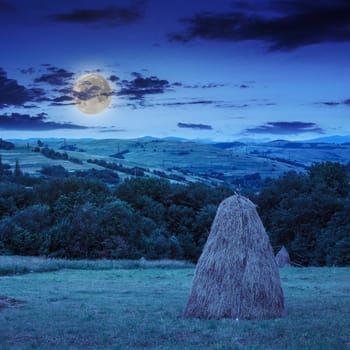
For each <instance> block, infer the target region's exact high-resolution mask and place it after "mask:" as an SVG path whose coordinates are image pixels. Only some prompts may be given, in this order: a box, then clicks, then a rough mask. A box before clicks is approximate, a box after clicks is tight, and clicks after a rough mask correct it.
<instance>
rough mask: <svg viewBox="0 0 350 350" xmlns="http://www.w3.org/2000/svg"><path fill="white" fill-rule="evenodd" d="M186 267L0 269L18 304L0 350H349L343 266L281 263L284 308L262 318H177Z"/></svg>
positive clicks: (1, 291) (2, 330)
mask: <svg viewBox="0 0 350 350" xmlns="http://www.w3.org/2000/svg"><path fill="white" fill-rule="evenodd" d="M0 265H1V262H0ZM175 267H176V266H175ZM95 268H97V265H95ZM193 271H194V270H193V267H191V268H174V267H171V264H170V263H168V267H167V268H159V267H150V266H149V268H146V269H140V268H135V269H120V266H119V269H109V270H97V269H94V270H92V269H84V270H83V269H82V270H72V269H63V270H59V271H54V272H47V273H28V274H22V275H12V276H2V277H1V278H0V295H5V296H7V297H10V298H15V299H18V300H21V301H24V303H21V304H17V305H15V306H11V307H8V308H5V309H3V310H2V311H0V348H1V349H85V348H87V349H123V350H124V349H126V350H127V349H146V350H148V349H149V350H151V349H152V350H153V349H158V350H165V349H174V350H180V349H185V350H186V349H196V350H205V349H215V350H224V349H225V350H226V349H227V350H234V349H295V350H296V349H298V350H299V349H317V350H319V349H332V350H336V349H350V285H349V275H350V268H303V269H299V268H290V269H283V270H281V279H282V283H283V288H284V292H285V303H286V312H287V315H286V317H284V318H281V319H276V320H263V321H256V320H254V321H235V320H218V321H216V320H209V321H207V320H197V319H183V318H182V317H181V314H182V311H183V308H184V306H185V304H186V301H187V297H188V295H189V290H190V287H191V282H192V277H193Z"/></svg>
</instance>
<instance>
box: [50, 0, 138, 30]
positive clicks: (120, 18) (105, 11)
mask: <svg viewBox="0 0 350 350" xmlns="http://www.w3.org/2000/svg"><path fill="white" fill-rule="evenodd" d="M143 4H144V1H133V3H132V4H131V5H130V6H129V7H126V6H125V7H122V6H119V7H117V6H109V7H104V8H99V9H96V8H94V9H87V8H80V9H75V10H73V11H71V12H65V13H59V14H53V15H50V16H49V18H50V19H51V20H53V21H56V22H64V23H80V24H105V25H108V26H118V25H122V24H128V23H132V22H135V21H137V20H139V19H140V18H142V17H143Z"/></svg>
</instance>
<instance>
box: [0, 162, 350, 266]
mask: <svg viewBox="0 0 350 350" xmlns="http://www.w3.org/2000/svg"><path fill="white" fill-rule="evenodd" d="M51 170H54V169H51ZM61 170H62V169H61ZM61 173H62V171H61ZM50 175H51V176H52V175H53V174H50ZM94 175H96V174H95V172H89V173H86V174H85V173H84V174H79V173H77V174H76V175H75V176H72V175H69V174H66V173H65V174H64V176H63V177H61V178H41V179H31V180H30V179H28V178H26V179H25V181H22V182H21V181H19V178H20V175H18V176H13V179H14V181H11V177H10V176H7V177H3V178H2V182H1V183H0V253H2V254H23V255H47V256H52V257H68V258H140V257H142V256H144V257H145V258H148V259H156V258H157V259H158V258H174V259H187V260H191V261H196V260H197V259H198V257H199V255H200V253H201V251H202V249H203V245H204V243H205V241H206V239H207V236H208V233H209V231H210V226H211V223H212V221H213V219H214V216H215V212H216V209H217V206H218V204H219V203H220V202H221V201H222V200H223V199H224V198H225V197H227V196H229V195H231V194H232V190H231V189H230V188H228V187H208V186H206V185H204V184H200V183H193V184H190V185H187V186H185V185H178V184H172V183H170V182H169V181H167V180H165V179H156V178H146V177H141V178H135V177H134V178H129V179H126V180H124V181H123V182H122V183H119V180H118V179H115V180H114V185H111V183H112V182H113V181H111V179H110V177H111V174H109V173H108V174H99V173H98V175H96V176H98V177H99V176H102V175H103V177H102V179H103V178H105V177H107V178H108V179H109V185H108V186H107V185H106V184H105V183H103V182H102V181H100V180H97V179H94V178H93V177H94ZM28 184H30V185H28ZM247 195H248V196H249V197H251V199H252V200H253V201H254V202H255V203H256V204H257V205H258V210H259V213H260V215H261V218H262V220H263V223H264V225H265V227H266V229H267V232H268V234H269V235H270V239H271V242H272V245H273V247H274V248H275V250H276V251H277V250H278V249H279V248H280V247H281V246H282V245H285V246H286V247H287V249H288V251H289V253H290V255H291V258H292V260H293V261H294V262H295V263H298V264H300V265H333V264H336V265H349V264H350V216H349V215H348V213H349V209H350V188H349V177H348V174H347V171H346V168H345V167H344V166H342V165H340V164H338V163H329V162H328V163H321V164H315V165H313V166H312V167H311V168H310V169H309V171H308V172H307V173H305V174H298V173H295V172H289V173H286V174H285V175H284V176H282V177H280V178H279V179H268V180H266V181H265V183H264V186H263V189H262V190H261V191H260V193H259V194H247Z"/></svg>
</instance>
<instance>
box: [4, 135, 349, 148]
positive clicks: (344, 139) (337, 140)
mask: <svg viewBox="0 0 350 350" xmlns="http://www.w3.org/2000/svg"><path fill="white" fill-rule="evenodd" d="M38 139H39V138H34V137H32V138H28V139H18V138H16V139H8V141H11V142H33V141H36V140H38ZM40 139H41V140H46V141H58V140H64V139H65V138H64V137H57V138H52V137H51V138H40ZM67 140H77V141H79V140H80V141H93V140H96V139H94V138H77V139H72V138H67ZM134 140H139V141H152V140H161V141H177V142H195V143H200V144H215V145H216V146H217V147H220V148H229V147H230V145H232V146H237V145H243V144H265V143H267V144H275V145H277V144H278V143H279V144H285V145H287V144H290V143H294V144H295V143H297V144H300V143H334V144H342V143H350V135H343V136H340V135H333V136H325V137H318V138H314V139H308V140H294V141H293V140H284V139H276V140H271V141H266V140H260V139H239V140H233V141H227V142H221V141H215V140H211V139H200V138H197V139H187V138H183V137H177V136H166V137H155V136H150V135H146V136H142V137H138V138H136V139H134Z"/></svg>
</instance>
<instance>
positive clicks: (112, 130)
mask: <svg viewBox="0 0 350 350" xmlns="http://www.w3.org/2000/svg"><path fill="white" fill-rule="evenodd" d="M98 132H101V133H108V132H126V130H125V129H118V128H115V127H110V128H101V129H100V130H99V131H98Z"/></svg>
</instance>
